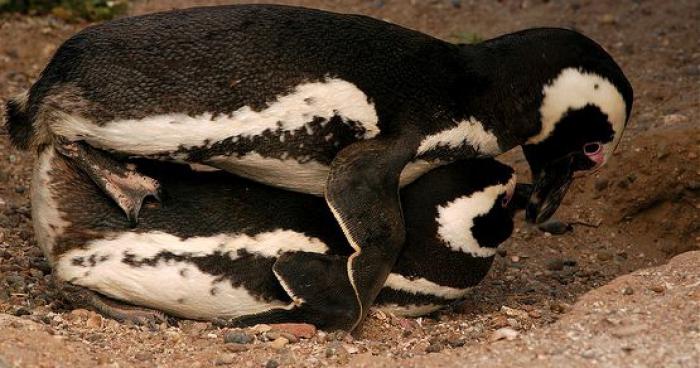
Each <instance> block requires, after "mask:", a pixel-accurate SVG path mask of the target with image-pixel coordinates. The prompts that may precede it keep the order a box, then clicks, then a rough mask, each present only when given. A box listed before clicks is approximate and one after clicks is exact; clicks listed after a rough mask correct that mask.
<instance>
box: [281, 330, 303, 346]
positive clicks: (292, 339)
mask: <svg viewBox="0 0 700 368" xmlns="http://www.w3.org/2000/svg"><path fill="white" fill-rule="evenodd" d="M280 336H282V337H284V338H285V339H287V340H289V343H290V344H294V343H297V342H299V338H298V337H296V336H294V335H292V334H290V333H286V332H280Z"/></svg>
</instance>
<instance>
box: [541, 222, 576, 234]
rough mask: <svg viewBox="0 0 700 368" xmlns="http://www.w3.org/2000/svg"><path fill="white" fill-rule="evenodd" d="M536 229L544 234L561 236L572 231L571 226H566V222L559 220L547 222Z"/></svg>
mask: <svg viewBox="0 0 700 368" xmlns="http://www.w3.org/2000/svg"><path fill="white" fill-rule="evenodd" d="M537 227H538V228H539V229H540V230H542V231H544V232H545V233H549V234H550V235H551V234H554V235H561V234H565V233H567V232H569V231H571V230H573V227H572V226H571V224H567V223H566V222H563V221H559V220H549V221H547V222H544V223H542V224H539V225H538V226H537Z"/></svg>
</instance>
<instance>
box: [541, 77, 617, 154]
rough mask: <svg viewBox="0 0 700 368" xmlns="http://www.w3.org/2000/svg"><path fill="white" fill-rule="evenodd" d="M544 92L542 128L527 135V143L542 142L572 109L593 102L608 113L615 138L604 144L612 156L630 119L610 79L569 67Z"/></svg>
mask: <svg viewBox="0 0 700 368" xmlns="http://www.w3.org/2000/svg"><path fill="white" fill-rule="evenodd" d="M596 86H597V88H596ZM542 95H543V96H544V99H543V100H542V106H541V107H540V114H541V115H542V121H541V122H542V130H541V131H540V132H539V133H538V134H537V135H535V136H533V137H531V138H530V139H528V141H527V143H528V144H536V143H540V142H542V141H544V140H545V139H546V138H547V137H549V135H550V134H552V132H553V131H554V128H555V126H556V124H557V123H558V122H559V121H560V120H561V119H562V117H564V114H566V113H567V111H569V110H570V109H580V108H583V107H584V106H586V105H589V104H590V105H595V106H597V107H598V108H600V110H601V111H602V112H603V113H605V114H606V115H607V116H608V120H609V121H610V123H611V124H612V129H613V131H614V132H615V140H614V141H613V142H610V143H607V144H605V150H606V157H609V155H610V154H611V153H612V150H614V149H615V147H616V146H617V143H618V141H619V139H620V137H621V136H622V134H621V133H622V130H623V129H624V127H625V121H626V119H627V110H626V105H625V100H624V98H623V97H622V94H620V91H618V90H617V88H615V86H614V85H613V84H612V83H610V81H608V80H607V79H605V78H603V77H601V76H599V75H597V74H594V73H587V72H583V71H580V70H578V69H575V68H567V69H564V70H562V72H561V73H560V74H559V76H557V77H556V78H555V79H554V80H553V81H552V82H551V83H550V84H548V85H546V86H544V88H543V89H542Z"/></svg>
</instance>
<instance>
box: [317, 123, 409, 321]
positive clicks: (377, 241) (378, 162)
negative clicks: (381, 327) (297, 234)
mask: <svg viewBox="0 0 700 368" xmlns="http://www.w3.org/2000/svg"><path fill="white" fill-rule="evenodd" d="M419 144H420V136H419V135H412V134H402V135H399V136H393V137H378V138H374V139H371V140H366V141H360V142H356V143H353V144H351V145H350V146H348V147H345V148H344V149H343V150H341V151H340V152H339V153H338V155H336V157H335V159H334V160H333V162H332V163H331V170H330V173H329V175H328V181H327V183H326V192H325V198H326V203H327V204H328V206H329V208H330V209H331V212H332V213H333V215H334V216H335V219H336V220H337V221H338V224H339V225H340V227H341V229H342V230H343V233H344V234H345V236H346V238H347V240H348V242H349V243H350V245H351V246H352V247H353V248H354V249H355V253H353V254H352V255H351V256H350V257H349V258H348V262H347V265H346V273H347V277H348V278H349V279H350V280H349V281H350V285H351V291H352V293H353V294H354V296H355V297H356V298H357V302H358V303H359V305H360V313H359V314H358V315H356V316H355V315H353V318H355V320H353V321H349V322H345V323H343V325H345V326H350V328H349V330H352V329H354V328H355V327H357V326H358V325H359V324H360V322H361V321H362V319H363V318H364V316H365V315H366V314H367V312H368V311H369V307H370V306H371V305H372V303H373V302H374V299H375V298H376V297H377V295H378V294H379V292H380V290H381V289H382V287H383V286H384V283H385V282H386V279H387V277H388V276H389V273H390V272H391V269H392V267H393V266H394V263H395V262H396V259H397V258H398V255H399V253H400V252H401V249H402V248H403V246H404V240H405V238H406V231H405V228H404V222H403V213H402V211H401V203H400V198H399V176H400V174H401V171H402V170H403V168H404V167H405V166H406V164H407V163H408V162H409V161H411V160H412V159H414V158H415V154H416V149H417V147H418V145H419ZM336 295H337V294H330V295H329V296H331V297H335V296H336ZM346 316H350V314H347V315H346Z"/></svg>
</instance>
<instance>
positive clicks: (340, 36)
mask: <svg viewBox="0 0 700 368" xmlns="http://www.w3.org/2000/svg"><path fill="white" fill-rule="evenodd" d="M632 102H633V92H632V87H631V85H630V83H629V81H628V80H627V78H626V77H625V75H624V73H623V72H622V70H621V69H620V67H619V66H618V65H617V63H616V62H615V61H614V60H613V58H612V56H611V55H609V54H608V53H607V52H606V51H605V50H604V49H603V48H602V47H601V46H600V45H598V44H597V43H596V42H594V41H593V40H591V39H589V38H587V37H585V36H583V35H581V34H580V33H577V32H574V31H571V30H565V29H556V28H537V29H527V30H523V31H519V32H515V33H511V34H507V35H503V36H501V37H497V38H494V39H490V40H486V41H484V42H481V43H478V44H474V45H463V44H452V43H448V42H445V41H442V40H438V39H436V38H434V37H431V36H429V35H426V34H423V33H420V32H417V31H414V30H410V29H406V28H403V27H400V26H397V25H394V24H390V23H387V22H383V21H381V20H377V19H373V18H370V17H366V16H360V15H350V14H338V13H332V12H326V11H321V10H315V9H306V8H300V7H290V6H279V5H231V6H218V7H203V8H193V9H185V10H175V11H169V12H162V13H155V14H147V15H142V16H137V17H128V18H121V19H116V20H113V21H109V22H105V23H102V24H98V25H94V26H91V27H87V28H86V29H84V30H82V31H81V32H79V33H77V34H76V35H74V36H73V37H71V38H70V39H68V40H67V41H66V42H64V43H63V44H62V45H61V46H60V47H59V48H58V49H57V51H56V53H55V55H54V56H53V58H52V59H51V61H50V62H49V64H48V65H47V66H46V68H45V69H44V70H43V71H42V73H41V77H40V78H39V79H38V80H37V81H36V83H35V84H34V85H33V86H32V87H31V88H30V89H29V91H28V93H26V94H23V95H22V96H19V97H18V98H16V99H14V100H12V101H10V102H9V103H8V105H7V112H8V113H7V116H8V119H7V122H6V125H7V127H8V130H9V132H10V138H11V139H12V141H13V142H14V144H15V145H16V146H18V147H32V148H33V149H36V150H41V149H42V148H43V147H45V146H54V147H55V148H56V149H57V150H58V151H59V152H60V153H61V155H63V156H64V157H66V158H69V159H70V160H71V161H72V162H73V163H74V164H75V165H76V166H78V167H79V168H80V169H81V170H82V171H83V172H84V173H85V174H86V175H88V176H89V177H90V178H91V179H92V180H93V181H94V182H95V184H97V185H98V186H99V187H100V188H102V191H103V192H104V193H105V195H107V196H109V197H110V198H112V199H113V201H114V202H115V203H116V204H117V205H118V206H119V207H120V208H121V209H122V210H123V211H124V213H125V214H126V217H127V218H128V219H129V220H130V222H131V223H132V224H135V223H137V222H138V221H139V211H140V209H141V206H142V201H143V199H144V198H145V197H156V198H157V197H158V196H159V183H158V182H157V181H156V180H155V179H154V178H151V177H148V176H147V175H144V173H140V172H137V171H134V170H130V169H129V168H128V167H125V166H123V165H122V164H120V161H119V160H115V156H121V157H132V158H133V157H139V158H150V159H158V160H166V161H171V162H185V163H196V164H206V165H209V166H213V167H217V168H219V169H223V170H226V171H229V172H231V173H234V174H236V175H238V176H242V177H246V178H249V179H252V180H254V181H257V182H260V183H264V184H268V185H272V186H276V187H279V188H284V189H288V190H292V191H296V192H301V193H310V194H315V195H319V196H320V195H323V196H324V199H325V201H326V204H327V206H328V207H329V208H330V209H331V210H332V213H333V215H334V217H335V219H336V221H337V222H338V224H339V225H340V226H341V228H342V229H343V233H344V234H345V236H346V238H347V241H348V243H349V244H350V245H351V246H352V248H353V249H354V252H353V254H352V255H351V256H350V257H348V258H347V259H343V260H342V261H346V263H345V264H337V265H334V266H333V267H329V268H328V270H329V271H328V272H331V270H332V272H336V271H337V272H341V271H340V269H341V268H342V269H343V270H342V273H343V274H348V275H349V277H350V284H349V286H348V287H349V289H347V290H344V291H342V292H338V293H336V294H329V295H328V298H336V300H334V301H332V303H333V304H334V305H336V306H338V313H339V315H338V316H337V318H336V319H335V320H336V321H337V322H338V326H339V327H342V328H344V329H348V330H352V329H353V328H354V327H355V326H357V325H358V324H359V323H360V321H361V320H362V318H363V316H364V315H365V314H366V311H367V308H368V307H369V306H370V305H371V304H372V303H373V300H374V299H375V298H376V296H377V295H378V293H379V291H380V289H381V287H382V286H383V284H384V282H385V281H386V279H387V277H388V275H389V272H390V271H391V267H392V265H393V264H394V263H395V262H396V259H397V257H398V256H399V254H400V253H401V251H402V249H403V247H404V243H405V234H406V231H405V228H404V224H403V217H402V212H401V206H400V198H399V196H398V192H399V188H400V187H402V186H405V185H406V184H408V183H410V182H411V181H412V180H414V179H416V178H418V177H420V176H421V175H423V174H424V173H426V172H428V171H430V170H431V169H433V168H435V167H437V166H440V165H443V164H446V163H450V162H453V161H456V160H462V159H470V158H474V157H483V156H489V157H494V156H497V155H500V154H501V153H503V152H506V151H508V150H510V149H512V148H515V147H517V146H522V148H523V151H524V153H525V156H526V158H527V161H528V163H529V165H530V168H531V171H532V174H533V181H534V183H533V184H534V187H533V191H532V195H531V196H530V201H529V204H528V207H527V209H526V217H527V218H528V219H529V220H530V221H531V222H536V223H541V222H543V221H545V220H547V219H548V218H549V217H551V215H552V214H553V213H554V212H555V211H556V209H557V207H558V206H559V204H560V203H561V201H562V199H563V197H564V195H565V194H566V191H567V189H568V187H569V185H570V183H571V181H572V180H573V178H574V176H575V174H578V173H584V172H590V171H592V170H595V169H597V168H599V167H600V166H602V165H603V164H604V163H605V162H606V161H607V160H608V159H609V158H610V157H611V155H612V152H613V150H614V149H615V147H616V146H617V144H618V142H619V140H620V137H621V136H622V134H623V131H624V129H625V127H626V124H627V121H628V118H629V116H630V112H631V109H632ZM96 149H101V150H103V151H106V152H109V153H110V155H104V154H101V153H99V152H98V151H96ZM472 174H473V175H479V173H478V172H475V173H472ZM231 216H236V214H235V213H232V214H231ZM340 261H341V260H338V262H340ZM316 276H317V277H316V278H315V279H314V280H313V281H314V282H315V281H316V280H319V281H321V280H325V279H327V278H333V277H334V276H335V275H334V274H329V273H327V272H322V273H321V274H318V275H316ZM319 287H321V286H320V285H319ZM349 294H354V300H353V301H350V300H347V298H346V297H345V296H346V295H349Z"/></svg>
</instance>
